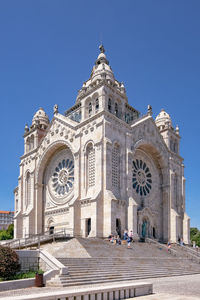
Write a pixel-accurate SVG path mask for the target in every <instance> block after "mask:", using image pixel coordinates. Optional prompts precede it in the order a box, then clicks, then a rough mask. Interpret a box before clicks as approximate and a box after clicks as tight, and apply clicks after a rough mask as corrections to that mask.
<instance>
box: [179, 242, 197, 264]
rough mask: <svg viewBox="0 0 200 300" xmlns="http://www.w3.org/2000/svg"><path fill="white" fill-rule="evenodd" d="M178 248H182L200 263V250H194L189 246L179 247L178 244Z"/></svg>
mask: <svg viewBox="0 0 200 300" xmlns="http://www.w3.org/2000/svg"><path fill="white" fill-rule="evenodd" d="M177 246H178V247H181V249H183V250H184V251H185V252H186V253H187V254H188V255H189V256H190V257H192V258H193V259H195V260H196V261H198V262H199V263H200V252H199V251H200V250H199V249H198V248H197V249H193V248H191V247H189V246H185V245H179V244H177Z"/></svg>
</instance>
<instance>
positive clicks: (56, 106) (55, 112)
mask: <svg viewBox="0 0 200 300" xmlns="http://www.w3.org/2000/svg"><path fill="white" fill-rule="evenodd" d="M53 113H54V114H57V113H58V104H55V105H54V107H53Z"/></svg>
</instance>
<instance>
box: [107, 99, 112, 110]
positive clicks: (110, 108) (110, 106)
mask: <svg viewBox="0 0 200 300" xmlns="http://www.w3.org/2000/svg"><path fill="white" fill-rule="evenodd" d="M108 111H109V112H111V111H112V105H111V99H110V98H109V99H108Z"/></svg>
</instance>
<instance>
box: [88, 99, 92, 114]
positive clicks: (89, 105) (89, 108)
mask: <svg viewBox="0 0 200 300" xmlns="http://www.w3.org/2000/svg"><path fill="white" fill-rule="evenodd" d="M91 114H92V103H91V102H90V103H89V104H88V115H89V117H90V116H91Z"/></svg>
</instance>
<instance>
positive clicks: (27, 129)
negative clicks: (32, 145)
mask: <svg viewBox="0 0 200 300" xmlns="http://www.w3.org/2000/svg"><path fill="white" fill-rule="evenodd" d="M28 132H29V127H28V124H26V125H25V128H24V133H28Z"/></svg>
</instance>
